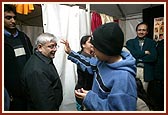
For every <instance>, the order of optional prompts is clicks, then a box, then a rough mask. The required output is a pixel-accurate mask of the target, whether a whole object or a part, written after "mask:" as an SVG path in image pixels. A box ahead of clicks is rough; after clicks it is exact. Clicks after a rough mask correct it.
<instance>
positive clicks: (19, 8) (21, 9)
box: [16, 4, 34, 15]
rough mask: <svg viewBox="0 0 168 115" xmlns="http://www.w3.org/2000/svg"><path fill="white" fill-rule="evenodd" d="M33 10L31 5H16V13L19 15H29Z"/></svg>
mask: <svg viewBox="0 0 168 115" xmlns="http://www.w3.org/2000/svg"><path fill="white" fill-rule="evenodd" d="M33 10H34V6H33V4H16V12H17V13H19V14H25V15H27V14H28V13H31V12H32V11H33Z"/></svg>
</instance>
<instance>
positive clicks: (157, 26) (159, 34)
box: [153, 17, 164, 41]
mask: <svg viewBox="0 0 168 115" xmlns="http://www.w3.org/2000/svg"><path fill="white" fill-rule="evenodd" d="M153 31H154V32H153V33H154V35H153V38H154V40H155V41H158V40H160V39H163V38H164V36H163V35H164V17H159V18H154V30H153Z"/></svg>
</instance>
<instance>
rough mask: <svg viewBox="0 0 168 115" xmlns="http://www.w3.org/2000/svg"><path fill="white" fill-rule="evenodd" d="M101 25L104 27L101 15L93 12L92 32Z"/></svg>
mask: <svg viewBox="0 0 168 115" xmlns="http://www.w3.org/2000/svg"><path fill="white" fill-rule="evenodd" d="M100 25H102V20H101V16H100V14H99V13H97V12H92V16H91V30H92V33H93V32H94V30H95V29H96V28H97V27H99V26H100Z"/></svg>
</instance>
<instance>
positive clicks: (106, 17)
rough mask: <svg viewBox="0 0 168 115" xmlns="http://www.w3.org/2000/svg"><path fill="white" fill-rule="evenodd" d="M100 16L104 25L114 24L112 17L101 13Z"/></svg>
mask: <svg viewBox="0 0 168 115" xmlns="http://www.w3.org/2000/svg"><path fill="white" fill-rule="evenodd" d="M100 16H101V20H102V24H105V23H108V22H114V20H113V17H112V16H109V15H106V14H102V13H100Z"/></svg>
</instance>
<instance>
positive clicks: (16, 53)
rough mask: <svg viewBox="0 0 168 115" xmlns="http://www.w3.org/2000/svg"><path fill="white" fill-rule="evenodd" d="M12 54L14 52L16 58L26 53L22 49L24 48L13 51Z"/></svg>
mask: <svg viewBox="0 0 168 115" xmlns="http://www.w3.org/2000/svg"><path fill="white" fill-rule="evenodd" d="M14 52H15V56H16V57H18V56H22V55H26V52H25V49H24V48H17V49H14Z"/></svg>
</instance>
